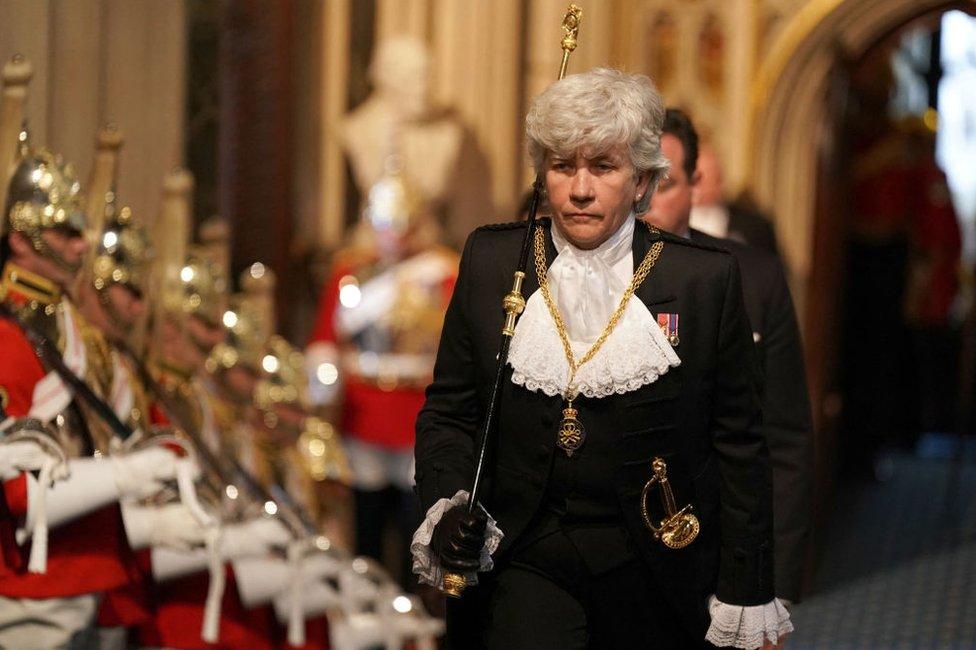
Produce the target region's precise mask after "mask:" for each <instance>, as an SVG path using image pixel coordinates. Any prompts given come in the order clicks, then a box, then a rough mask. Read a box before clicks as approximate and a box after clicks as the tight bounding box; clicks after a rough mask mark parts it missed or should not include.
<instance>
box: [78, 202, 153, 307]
mask: <svg viewBox="0 0 976 650" xmlns="http://www.w3.org/2000/svg"><path fill="white" fill-rule="evenodd" d="M152 257H153V249H152V244H151V243H150V242H149V233H148V232H147V231H146V228H145V226H144V225H143V224H142V223H141V222H140V221H139V220H137V219H136V218H135V217H133V216H132V210H131V209H130V208H129V207H128V206H126V207H123V208H122V209H119V210H117V209H116V207H115V202H114V201H112V203H111V204H110V205H109V206H107V208H106V211H105V226H104V228H103V229H102V232H101V234H100V236H99V238H98V240H97V242H96V243H95V256H94V260H93V261H92V284H93V285H94V286H95V288H96V289H98V291H100V292H101V291H104V290H105V289H107V288H108V287H110V286H111V285H113V284H121V285H124V286H126V287H128V288H129V289H131V290H132V291H133V292H135V293H136V294H138V295H140V296H142V295H145V294H146V292H147V290H148V284H149V272H150V267H151V263H152Z"/></svg>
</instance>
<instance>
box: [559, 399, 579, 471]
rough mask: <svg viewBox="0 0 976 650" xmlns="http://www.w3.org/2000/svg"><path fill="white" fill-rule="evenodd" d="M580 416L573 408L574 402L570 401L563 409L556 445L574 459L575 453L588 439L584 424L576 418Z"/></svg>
mask: <svg viewBox="0 0 976 650" xmlns="http://www.w3.org/2000/svg"><path fill="white" fill-rule="evenodd" d="M578 414H579V411H577V410H576V409H574V408H573V400H569V403H568V404H567V405H566V408H564V409H563V419H562V421H561V422H560V423H559V436H558V438H557V439H556V444H557V445H559V448H560V449H562V450H563V451H565V452H566V455H567V456H569V457H572V456H573V453H574V452H575V451H576V450H577V449H579V448H580V447H582V446H583V441H584V440H585V439H586V431H584V430H583V424H582V423H581V422H580V421H579V419H578V418H577V417H576V416H577V415H578Z"/></svg>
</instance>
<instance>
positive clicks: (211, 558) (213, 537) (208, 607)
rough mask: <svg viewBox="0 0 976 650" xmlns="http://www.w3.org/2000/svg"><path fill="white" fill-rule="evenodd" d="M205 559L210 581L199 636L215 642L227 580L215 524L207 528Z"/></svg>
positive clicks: (218, 633) (208, 641)
mask: <svg viewBox="0 0 976 650" xmlns="http://www.w3.org/2000/svg"><path fill="white" fill-rule="evenodd" d="M207 559H208V562H207V568H208V570H209V572H210V581H209V583H208V584H207V600H206V602H205V603H204V606H203V627H202V629H201V630H200V638H201V639H203V640H204V641H206V642H207V643H216V642H217V641H218V640H219V638H220V601H221V600H222V599H223V597H224V588H225V587H226V582H227V580H226V576H225V575H224V560H223V558H222V557H221V554H220V529H219V528H217V527H216V526H213V527H211V528H209V529H208V530H207Z"/></svg>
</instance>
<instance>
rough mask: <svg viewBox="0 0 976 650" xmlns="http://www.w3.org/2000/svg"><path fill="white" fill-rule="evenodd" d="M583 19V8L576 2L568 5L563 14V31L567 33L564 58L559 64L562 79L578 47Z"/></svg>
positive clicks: (564, 39) (564, 38)
mask: <svg viewBox="0 0 976 650" xmlns="http://www.w3.org/2000/svg"><path fill="white" fill-rule="evenodd" d="M582 19H583V10H582V9H580V8H579V7H577V6H576V5H574V4H571V5H569V7H567V9H566V15H565V16H563V31H564V32H566V35H565V36H563V40H562V46H563V60H562V63H560V64H559V78H560V79H562V78H563V77H565V76H566V65H567V64H568V63H569V55H570V54H571V53H572V52H573V50H575V49H576V44H577V41H576V37H577V36H579V26H580V21H581V20H582Z"/></svg>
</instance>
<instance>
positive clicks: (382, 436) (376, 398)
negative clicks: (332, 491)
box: [306, 155, 458, 584]
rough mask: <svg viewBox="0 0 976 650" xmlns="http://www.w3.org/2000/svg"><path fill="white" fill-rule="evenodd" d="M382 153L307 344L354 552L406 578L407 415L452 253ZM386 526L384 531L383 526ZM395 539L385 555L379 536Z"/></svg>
mask: <svg viewBox="0 0 976 650" xmlns="http://www.w3.org/2000/svg"><path fill="white" fill-rule="evenodd" d="M399 161H400V159H399V157H397V156H395V155H391V156H390V157H389V158H388V160H387V167H386V172H385V174H384V176H383V177H381V178H380V179H379V180H378V181H377V182H376V183H375V184H374V185H373V187H372V188H371V189H370V192H369V194H368V199H367V204H366V208H365V210H364V211H363V218H362V220H361V221H360V223H359V224H357V226H356V228H355V229H354V231H353V233H352V235H351V239H350V241H349V242H348V245H347V247H345V248H343V249H342V250H339V251H338V252H337V253H336V255H335V257H334V259H333V266H332V271H331V273H330V277H329V280H328V281H327V282H326V284H325V286H324V288H323V289H322V293H321V296H320V299H319V307H318V316H317V319H316V323H315V327H314V329H313V331H312V335H311V338H310V340H309V344H308V347H307V350H306V352H307V358H308V364H309V368H310V369H311V373H312V378H311V379H312V382H311V387H310V395H311V398H312V400H313V402H315V403H317V404H318V405H319V406H320V407H322V408H325V409H327V410H328V411H329V414H328V415H327V418H326V419H328V420H329V421H332V422H338V423H339V429H340V431H341V433H342V434H343V436H344V445H345V448H346V451H347V453H348V456H349V463H350V466H351V470H352V475H353V479H352V487H353V490H354V498H355V534H356V552H357V553H359V554H362V555H367V556H369V557H373V558H376V559H385V560H386V564H387V568H388V569H389V570H390V571H391V573H393V574H394V575H395V576H399V577H400V578H401V580H402V581H403V582H404V583H405V584H406V583H408V582H410V580H411V573H410V569H409V557H410V554H409V540H410V535H411V534H412V533H413V530H414V529H415V528H416V527H417V524H418V522H419V521H420V513H419V512H418V510H417V502H416V497H415V496H414V494H413V484H414V481H413V473H414V467H413V443H414V421H415V420H416V417H417V413H418V412H419V411H420V407H421V406H422V405H423V402H424V388H425V387H426V386H427V384H429V383H430V380H431V377H432V375H433V369H434V353H435V352H436V350H437V341H438V338H439V336H440V330H441V325H442V323H443V320H444V311H445V310H446V308H447V303H448V300H449V299H450V296H451V291H452V290H453V288H454V281H455V278H456V276H457V266H458V257H457V254H456V253H455V252H454V251H453V250H451V249H449V248H446V247H445V246H443V245H441V244H440V241H441V240H442V233H441V229H440V227H439V226H438V225H437V223H436V221H435V220H434V219H433V218H432V217H431V215H430V213H429V212H428V205H427V204H426V203H425V202H424V201H423V199H422V198H421V197H420V195H419V194H418V192H417V191H416V190H415V188H414V186H413V184H412V183H410V182H409V181H408V179H407V177H406V174H405V172H404V170H403V169H402V168H401V167H400V165H399ZM388 529H392V531H393V533H394V534H393V535H392V538H391V537H388V536H387V535H386V531H387V530H388ZM390 539H392V541H393V547H394V550H393V557H392V558H391V557H390V553H388V552H385V551H386V550H387V547H388V544H387V541H388V540H390Z"/></svg>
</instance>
